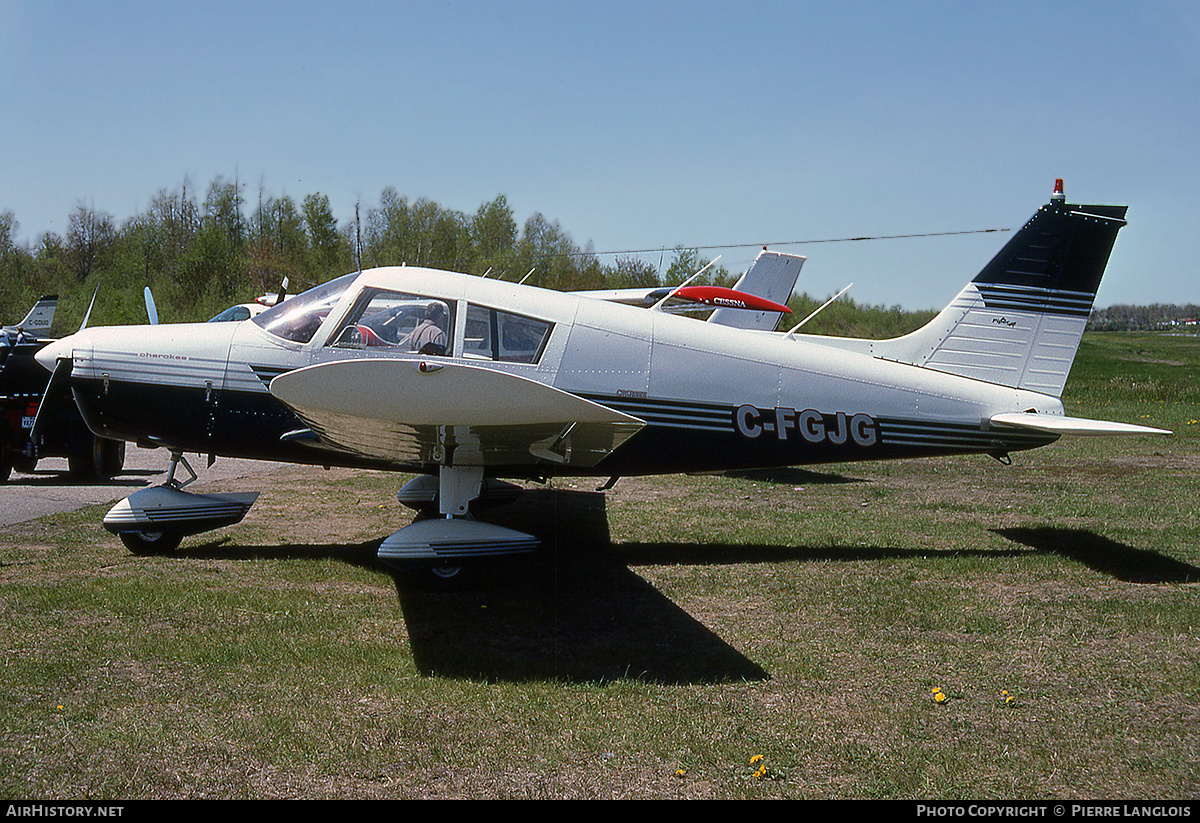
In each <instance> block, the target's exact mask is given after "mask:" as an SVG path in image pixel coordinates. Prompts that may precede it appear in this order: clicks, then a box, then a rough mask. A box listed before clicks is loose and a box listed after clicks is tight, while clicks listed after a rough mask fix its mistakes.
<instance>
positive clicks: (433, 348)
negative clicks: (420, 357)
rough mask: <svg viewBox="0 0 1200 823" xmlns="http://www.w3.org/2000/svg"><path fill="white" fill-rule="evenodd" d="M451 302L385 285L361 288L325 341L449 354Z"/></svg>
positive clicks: (355, 346) (421, 352) (351, 345)
mask: <svg viewBox="0 0 1200 823" xmlns="http://www.w3.org/2000/svg"><path fill="white" fill-rule="evenodd" d="M453 328H454V302H453V301H448V300H440V299H438V298H433V297H424V296H421V295H417V294H410V293H407V292H397V291H387V290H385V289H364V290H363V293H362V294H361V295H359V298H358V300H356V301H355V302H354V307H353V308H351V310H350V312H349V313H348V314H347V315H346V318H345V319H344V320H343V321H342V322H341V324H340V325H339V327H338V329H337V330H336V331H335V332H334V333H333V335H332V336H331V337H330V342H329V345H331V346H336V347H338V348H350V349H367V348H372V349H373V348H380V349H391V350H399V351H402V352H412V353H416V354H426V355H435V356H445V355H449V354H451V340H452V338H453V335H452V333H451V330H452V329H453Z"/></svg>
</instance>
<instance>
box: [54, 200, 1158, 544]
mask: <svg viewBox="0 0 1200 823" xmlns="http://www.w3.org/2000/svg"><path fill="white" fill-rule="evenodd" d="M1125 212H1126V208H1125V207H1124V206H1102V205H1095V206H1080V205H1071V204H1067V203H1066V202H1065V199H1064V198H1063V196H1062V192H1061V181H1059V186H1058V187H1057V188H1056V192H1055V194H1054V196H1053V197H1052V199H1051V201H1050V202H1049V203H1048V204H1047V205H1045V206H1043V207H1042V208H1041V209H1040V210H1039V211H1038V212H1037V213H1036V214H1035V215H1034V216H1033V217H1032V218H1031V219H1030V220H1029V222H1028V223H1026V224H1025V226H1024V227H1023V228H1022V229H1020V230H1019V231H1018V232H1017V233H1016V234H1015V235H1014V236H1013V237H1012V238H1011V239H1010V240H1009V242H1008V243H1007V244H1006V245H1005V246H1004V248H1003V249H1001V251H1000V252H999V253H998V254H997V255H996V256H995V258H993V259H992V261H991V262H989V263H988V264H987V265H986V266H984V268H983V270H982V271H981V272H980V273H979V275H978V276H976V277H975V278H974V279H973V280H972V281H971V282H969V283H968V284H967V285H966V286H965V287H964V288H963V290H962V291H961V292H960V293H959V295H958V296H957V297H956V298H955V299H954V301H953V302H952V303H951V304H950V305H949V306H948V307H946V309H944V310H943V311H942V312H941V313H940V314H938V315H937V317H935V318H934V319H933V320H932V321H931V322H930V323H929V324H928V325H926V326H925V327H924V328H922V329H920V330H918V331H915V332H913V333H911V334H908V335H905V336H903V337H899V338H896V339H891V340H857V339H847V338H837V337H824V336H813V335H806V334H800V333H797V331H796V329H795V328H793V329H792V330H791V331H787V332H779V331H775V327H776V324H777V322H778V320H779V318H780V316H781V314H782V312H783V311H786V307H784V306H782V305H780V304H782V303H783V302H784V301H785V300H786V299H787V296H788V295H789V294H790V293H791V289H792V286H793V284H794V283H795V277H796V274H798V272H799V270H800V266H801V264H802V263H803V259H804V258H801V257H796V256H792V255H785V254H780V253H776V252H769V251H764V252H763V253H762V254H761V255H760V256H759V258H758V259H757V260H756V261H755V264H754V265H753V266H752V267H751V269H750V271H749V272H747V274H746V276H745V278H743V280H742V281H740V282H739V284H738V286H737V287H736V288H735V289H733V290H728V289H726V290H711V289H710V287H695V288H692V287H687V286H686V285H685V286H684V287H682V288H677V289H667V290H664V291H663V293H660V294H659V295H656V296H650V295H649V293H648V292H646V291H644V290H643V291H642V292H641V294H640V297H639V296H637V295H634V296H632V297H631V295H630V293H628V292H624V293H611V294H603V293H574V294H567V293H561V292H555V291H548V290H545V289H541V288H536V287H533V286H526V285H520V284H516V283H511V282H503V281H499V280H493V279H485V278H481V277H475V276H469V275H465V274H458V273H454V272H446V271H436V270H431V269H426V268H420V267H414V266H399V267H387V268H378V269H371V270H367V271H362V272H358V273H353V274H347V275H345V276H343V277H339V278H337V279H335V280H332V281H330V282H327V283H325V284H324V285H321V286H318V287H316V288H314V289H311V290H309V291H307V292H304V293H302V294H299V295H297V296H294V297H291V298H290V299H288V300H287V301H286V302H283V303H280V304H279V305H276V306H275V307H273V308H271V309H269V310H267V311H264V312H263V313H261V314H259V315H257V316H256V317H254V318H253V319H251V320H248V321H245V322H242V323H221V324H187V325H158V326H152V327H117V328H95V329H87V330H83V331H81V332H79V333H77V334H75V335H72V336H71V337H69V338H65V339H62V340H60V341H58V342H56V343H53V344H51V345H50V346H48V347H47V348H45V349H43V350H42V352H41V353H40V354H39V356H38V357H39V361H40V362H41V363H42V364H43V365H44V366H45V367H46V368H47V369H51V370H54V371H56V372H57V373H58V374H59V375H63V374H65V373H67V372H69V374H70V382H71V386H72V389H73V391H74V395H75V398H76V400H77V402H78V404H79V407H80V409H81V410H82V411H83V413H84V415H85V417H86V419H87V421H88V423H89V425H90V426H91V427H92V428H93V430H94V431H95V432H96V433H97V434H100V435H104V436H106V437H114V438H122V439H126V440H130V441H136V442H137V443H138V444H140V445H143V446H162V447H166V448H167V449H169V450H170V453H171V455H172V464H171V475H170V480H169V481H168V482H167V483H166V484H164V485H163V486H157V487H153V488H148V489H143V490H140V491H138V492H135V493H134V494H133V495H131V496H130V497H129V498H127V499H126V500H124V501H122V502H121V503H118V504H117V505H116V506H115V507H114V508H113V509H112V510H111V511H110V512H109V514H108V515H107V516H106V517H105V519H104V525H105V527H106V528H108V529H109V530H110V531H112V532H114V533H116V534H119V535H120V536H121V538H122V540H123V541H124V542H125V543H126V545H127V546H129V547H130V549H131V550H133V551H135V552H154V551H167V550H170V549H172V548H174V547H175V546H177V545H178V544H179V542H180V540H181V538H182V537H183V536H184V535H188V534H196V533H199V532H202V531H206V530H208V529H212V528H217V527H219V526H223V525H228V524H230V523H234V522H238V521H239V520H241V519H242V517H244V516H245V514H246V512H247V511H248V509H249V507H250V505H252V503H253V501H254V499H255V497H256V496H257V495H254V494H250V495H245V494H238V495H199V494H190V493H187V492H184V491H183V490H182V487H183V486H185V485H186V482H190V480H189V481H186V482H184V483H180V482H178V481H176V480H175V477H174V475H175V470H176V467H177V466H178V465H179V464H180V463H181V462H182V463H183V465H184V466H185V467H187V463H186V461H185V460H184V458H183V455H184V453H186V452H193V453H198V454H207V455H209V456H210V460H211V459H213V456H230V457H240V458H257V459H263V460H272V461H290V462H296V463H309V464H315V465H337V466H350V467H368V468H375V469H383V470H392V471H403V472H416V473H418V474H419V475H421V476H420V477H418V478H417V479H415V480H413V481H412V482H410V483H409V484H408V485H406V486H405V487H404V488H403V489H402V490H401V491H400V494H399V497H400V499H401V500H402V501H403V502H406V503H408V504H409V505H412V506H414V507H418V506H425V507H428V508H430V509H431V510H432V511H435V512H436V513H437V515H438V516H436V517H431V518H428V519H418V520H417V521H416V522H414V523H412V524H411V525H408V526H405V527H404V528H402V529H400V530H399V531H397V532H396V533H395V534H393V535H391V536H390V537H388V538H387V539H386V540H384V541H383V543H382V545H381V546H380V549H379V555H380V557H381V559H383V560H384V561H385V562H388V563H391V564H394V565H400V566H404V565H410V564H427V565H430V566H434V567H457V566H459V565H461V564H462V563H463V562H464V561H465V560H468V559H470V558H474V557H481V556H489V555H498V554H508V553H514V552H521V551H528V550H531V549H533V548H534V547H535V546H536V545H537V540H536V539H535V538H533V537H531V536H529V535H526V534H523V533H520V532H516V531H513V530H511V529H505V528H502V527H500V526H496V525H494V524H488V523H483V522H480V521H478V520H476V519H474V518H473V517H472V516H471V505H472V503H473V502H475V501H477V500H487V499H504V498H505V497H507V496H508V495H510V494H512V493H513V492H514V491H515V487H514V486H513V485H512V484H509V483H504V482H503V481H501V480H500V478H510V479H532V478H549V477H554V476H564V475H566V476H598V477H609V478H614V479H615V478H616V477H619V476H629V475H643V474H660V473H675V472H714V471H721V470H729V469H746V468H755V467H773V466H795V465H811V464H818V463H831V462H839V463H840V462H847V461H857V460H889V459H896V458H907V457H927V456H931V455H949V454H963V453H982V454H989V455H993V456H995V457H998V458H1002V459H1006V458H1007V456H1008V454H1009V453H1010V452H1013V451H1018V450H1022V449H1031V448H1035V447H1038V446H1044V445H1047V444H1049V443H1052V442H1054V441H1055V440H1056V439H1057V438H1058V437H1059V436H1060V435H1064V434H1084V435H1092V434H1104V435H1109V434H1169V432H1163V431H1162V430H1159V429H1151V428H1147V427H1144V426H1132V425H1126V424H1121V423H1108V422H1103V421H1093V420H1083V419H1075V418H1070V417H1066V416H1065V415H1064V413H1063V404H1062V401H1061V400H1060V396H1061V394H1062V390H1063V386H1064V384H1065V383H1066V380H1067V375H1068V373H1069V372H1070V369H1071V364H1072V362H1073V359H1074V356H1075V351H1076V349H1077V347H1078V344H1079V340H1080V337H1081V336H1082V334H1083V330H1084V326H1085V324H1086V322H1087V318H1088V315H1089V312H1090V310H1091V306H1092V301H1093V298H1094V296H1095V293H1096V289H1097V287H1098V285H1099V283H1100V278H1101V275H1102V274H1103V272H1104V268H1105V266H1106V264H1107V261H1108V257H1109V254H1110V252H1111V249H1112V246H1113V243H1114V241H1115V239H1116V236H1117V232H1118V230H1119V229H1120V228H1121V227H1123V226H1124V225H1125ZM789 277H790V280H789V279H788V278H789ZM781 283H782V284H783V285H782V286H780V285H779V284H781ZM772 284H773V285H772ZM771 288H783V291H782V293H774V297H771V296H768V295H767V294H765V292H766V291H769V290H770V289H771ZM630 301H632V302H634V303H640V304H641V305H640V306H639V305H626V304H625V303H626V302H630ZM681 302H682V303H683V304H684V305H686V306H696V305H708V306H714V305H720V306H722V308H721V309H720V310H719V311H717V312H714V313H713V315H712V316H710V317H709V319H708V320H707V321H704V320H700V319H697V318H696V317H693V316H680V315H678V314H675V313H672V312H671V311H669V310H667V309H669V307H670V306H671V305H674V304H679V303H681ZM645 305H649V306H650V307H649V308H645V307H643V306H645ZM187 468H188V471H189V472H190V473H191V474H192V478H193V479H194V477H195V473H194V472H191V469H190V467H187Z"/></svg>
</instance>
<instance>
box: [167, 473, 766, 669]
mask: <svg viewBox="0 0 1200 823" xmlns="http://www.w3.org/2000/svg"><path fill="white" fill-rule="evenodd" d="M483 519H486V520H488V521H489V522H495V523H497V524H500V525H505V526H508V527H509V528H515V529H519V530H522V531H525V532H528V533H530V534H536V535H537V536H538V537H540V538H541V539H542V542H543V547H542V549H540V550H539V551H538V552H536V553H534V554H533V555H529V556H523V557H517V558H503V559H497V560H494V561H491V562H476V563H473V564H472V565H471V566H469V567H467V568H466V569H464V572H463V574H462V575H461V576H460V578H458V579H456V580H454V581H453V583H452V584H450V585H437V584H436V581H435V580H434V578H433V577H432V575H429V574H428V573H426V574H425V575H421V574H420V573H419V572H399V571H395V570H393V569H391V568H389V567H387V566H385V565H384V564H382V563H381V562H380V561H379V560H378V558H377V557H376V552H377V550H378V548H379V543H380V541H379V540H374V541H371V542H367V543H358V544H349V545H347V544H329V545H318V544H309V545H303V544H294V545H279V546H246V545H242V544H236V543H232V542H230V541H229V540H228V539H227V538H226V539H223V540H219V541H213V542H208V543H203V544H198V545H192V546H188V547H185V548H183V549H181V550H179V551H178V552H176V555H177V556H180V557H190V558H198V559H214V560H215V559H226V560H230V559H242V560H245V559H250V558H255V559H268V560H288V559H322V558H333V559H336V560H339V561H341V562H344V563H347V564H350V565H354V566H359V567H363V568H370V569H375V570H378V571H383V572H385V573H387V574H390V575H391V576H392V578H393V580H394V581H395V585H396V592H397V597H398V600H399V603H400V609H401V612H402V614H403V618H404V623H405V627H406V629H407V632H408V636H409V640H410V643H411V646H412V654H413V660H414V662H415V664H416V666H417V668H418V670H419V671H421V672H422V673H423V674H426V675H430V676H439V677H464V678H469V679H479V680H503V681H524V680H563V681H567V682H605V681H614V680H622V679H627V680H641V681H646V682H654V683H721V682H731V681H743V680H765V679H768V677H769V675H768V673H767V672H766V671H764V670H763V669H762V667H760V666H759V665H757V664H756V663H754V662H752V661H750V660H748V659H747V658H746V657H745V656H744V655H742V654H741V653H740V652H738V651H737V650H736V649H734V648H733V647H731V646H730V645H729V644H728V643H726V642H725V641H723V640H722V639H721V638H719V637H718V636H717V635H715V634H714V633H713V632H711V631H710V630H709V629H707V628H706V627H704V626H703V625H702V624H701V623H700V622H698V621H697V620H695V619H694V618H693V617H692V616H691V615H689V614H687V612H685V611H684V610H683V609H681V608H679V607H678V606H677V605H675V604H674V603H672V602H671V601H670V600H669V599H667V598H666V597H664V596H663V595H662V594H661V593H659V592H658V591H657V590H656V589H655V588H654V587H653V586H651V585H650V584H649V583H647V582H646V581H645V580H643V579H642V578H641V577H639V576H638V575H637V574H636V573H635V572H633V571H632V570H631V569H630V568H629V567H628V566H626V565H624V564H623V563H622V562H621V560H620V558H619V557H618V554H617V553H616V552H615V551H614V550H613V547H612V545H611V543H610V541H609V533H608V519H607V514H606V512H605V508H604V495H603V494H598V493H593V492H571V491H560V490H530V491H527V492H526V493H525V494H523V495H522V496H521V498H520V500H518V501H517V502H516V503H514V504H512V505H508V506H504V507H502V508H498V509H494V510H490V511H487V512H485V513H484V515H483Z"/></svg>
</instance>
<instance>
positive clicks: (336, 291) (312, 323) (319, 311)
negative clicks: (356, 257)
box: [251, 273, 358, 343]
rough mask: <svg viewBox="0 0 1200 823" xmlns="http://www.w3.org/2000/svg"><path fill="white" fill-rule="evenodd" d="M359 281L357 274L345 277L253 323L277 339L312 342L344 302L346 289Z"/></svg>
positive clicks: (310, 291) (336, 279)
mask: <svg viewBox="0 0 1200 823" xmlns="http://www.w3.org/2000/svg"><path fill="white" fill-rule="evenodd" d="M357 277H358V274H357V273H353V274H344V275H342V276H341V277H338V278H335V279H333V280H330V281H329V282H328V283H324V284H322V285H320V286H317V287H316V288H312V289H309V290H308V291H306V292H303V293H301V294H298V295H296V296H295V297H291V298H288V299H287V300H284V301H283V302H282V303H279V304H278V305H275V306H272V307H271V308H269V309H267V310H266V311H265V312H263V313H262V314H259V315H258V316H256V317H254V318H251V319H252V320H253V321H254V322H255V324H257V325H259V326H261V327H262V328H263V329H265V330H266V331H268V332H270V333H271V334H273V335H275V336H276V337H282V338H283V339H285V340H291V341H293V342H295V343H307V342H308V341H310V340H312V337H313V335H314V334H316V333H317V329H319V328H320V327H321V324H322V323H323V322H325V318H326V316H327V315H328V314H329V312H330V310H331V309H333V307H334V305H335V304H336V303H337V302H338V301H339V300H341V299H342V295H343V294H345V292H346V289H348V288H350V285H351V284H352V283H353V282H354V280H355V278H357Z"/></svg>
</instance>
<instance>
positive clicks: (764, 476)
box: [725, 466, 869, 486]
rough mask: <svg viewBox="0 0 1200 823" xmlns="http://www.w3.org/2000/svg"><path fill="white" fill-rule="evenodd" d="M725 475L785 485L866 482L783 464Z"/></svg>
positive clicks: (858, 478)
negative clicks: (776, 466) (778, 466)
mask: <svg viewBox="0 0 1200 823" xmlns="http://www.w3.org/2000/svg"><path fill="white" fill-rule="evenodd" d="M725 476H726V477H735V478H737V479H739V480H753V481H756V482H758V483H779V484H781V485H786V486H823V485H830V484H837V483H867V482H869V481H867V480H865V479H863V478H861V477H846V476H845V475H844V474H830V473H829V472H815V471H810V470H808V469H797V468H794V467H791V466H783V467H780V468H773V469H738V470H735V471H727V472H725Z"/></svg>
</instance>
